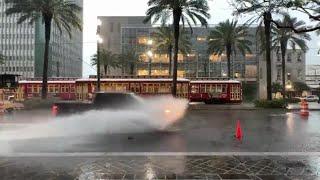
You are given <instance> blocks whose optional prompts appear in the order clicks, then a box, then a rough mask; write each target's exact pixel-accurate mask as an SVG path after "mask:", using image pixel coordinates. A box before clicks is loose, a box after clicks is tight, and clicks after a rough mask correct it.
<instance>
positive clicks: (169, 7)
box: [144, 0, 210, 96]
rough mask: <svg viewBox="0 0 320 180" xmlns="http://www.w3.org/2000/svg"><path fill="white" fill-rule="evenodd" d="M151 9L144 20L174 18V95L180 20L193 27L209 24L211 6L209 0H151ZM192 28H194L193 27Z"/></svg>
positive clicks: (175, 93)
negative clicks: (198, 23) (193, 25)
mask: <svg viewBox="0 0 320 180" xmlns="http://www.w3.org/2000/svg"><path fill="white" fill-rule="evenodd" d="M148 6H149V9H148V11H147V13H146V18H145V20H144V22H145V23H146V22H149V21H150V20H151V19H152V18H154V19H153V22H158V21H159V20H160V19H162V21H166V20H167V19H168V18H169V17H172V19H173V29H174V56H173V82H172V95H173V96H176V95H177V77H178V53H179V38H180V22H182V24H183V25H184V24H185V23H187V24H188V26H189V27H190V28H191V23H194V24H197V22H198V21H199V22H200V23H201V25H203V26H207V25H208V22H207V19H208V18H210V14H209V13H208V11H209V6H208V2H207V0H149V1H148ZM191 30H192V29H191Z"/></svg>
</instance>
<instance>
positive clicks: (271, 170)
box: [0, 105, 320, 180]
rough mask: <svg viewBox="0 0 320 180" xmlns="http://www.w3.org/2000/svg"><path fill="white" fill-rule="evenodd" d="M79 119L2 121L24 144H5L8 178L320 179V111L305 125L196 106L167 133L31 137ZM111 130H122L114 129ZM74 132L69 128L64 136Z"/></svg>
mask: <svg viewBox="0 0 320 180" xmlns="http://www.w3.org/2000/svg"><path fill="white" fill-rule="evenodd" d="M82 116H83V115H82ZM82 116H81V117H82ZM83 117H86V116H83ZM119 117H120V116H119ZM76 118H79V117H78V116H71V117H68V118H65V119H63V118H52V116H51V112H50V111H44V110H40V111H20V112H16V113H13V114H11V115H6V116H4V117H2V119H1V120H0V122H1V123H0V124H1V126H0V130H1V132H0V134H1V135H3V134H4V132H11V131H15V132H16V131H18V132H21V134H20V136H21V137H25V139H24V138H20V139H10V140H9V139H8V140H7V141H6V140H5V138H3V137H0V138H2V140H1V141H0V142H1V151H0V152H1V153H2V154H1V153H0V155H1V158H0V173H1V175H2V177H3V178H4V179H25V178H30V179H81V180H87V179H259V180H261V179H301V180H302V179H317V178H319V174H320V168H319V167H320V165H319V164H320V153H319V152H320V151H319V150H320V143H319V137H320V111H311V112H310V116H309V117H308V118H303V117H301V116H300V114H299V111H285V110H248V109H247V110H232V111H229V110H223V108H222V106H205V105H197V106H191V107H190V108H189V110H188V111H187V113H186V115H185V117H184V118H183V119H182V120H181V121H179V122H178V123H176V124H174V125H173V126H171V127H169V128H167V129H166V130H162V131H148V132H140V131H138V132H134V133H132V132H131V133H125V132H124V131H123V132H122V133H119V132H117V133H112V132H105V133H91V134H84V135H78V136H69V135H68V136H67V133H64V132H63V133H62V134H63V136H61V137H50V136H49V134H50V133H51V132H48V133H47V134H48V137H44V136H42V137H37V138H30V133H31V134H39V133H38V132H37V131H40V132H41V133H40V134H42V135H44V134H46V129H41V128H33V129H32V131H33V132H28V131H26V129H29V128H26V127H29V126H31V127H43V126H38V124H39V123H40V124H46V125H55V126H56V123H58V124H60V123H62V124H64V122H57V121H63V120H65V121H71V120H74V119H76ZM99 118H100V117H99ZM105 118H106V119H108V118H109V117H105ZM79 120H80V121H79V126H78V127H77V124H72V125H75V127H73V128H76V129H77V128H80V127H81V126H83V125H84V126H85V127H88V128H87V131H90V132H99V131H95V130H93V129H90V128H92V127H93V126H89V125H88V124H85V123H84V122H83V119H79ZM87 120H88V121H92V122H94V121H95V119H87ZM113 120H114V121H117V120H118V121H119V120H120V119H113ZM237 120H240V122H241V127H242V131H243V135H244V136H243V139H242V140H241V141H239V140H237V139H235V137H234V134H235V128H236V127H235V126H236V121H237ZM150 121H152V119H150ZM66 124H68V123H66ZM92 124H94V123H92ZM139 125H143V124H139ZM107 126H108V128H119V127H117V125H116V124H113V123H110V122H109V124H107ZM110 126H111V127H110ZM73 128H71V129H70V124H69V125H68V126H66V127H65V130H66V131H68V130H74V129H73ZM96 128H100V127H96ZM122 128H123V127H122ZM126 129H127V128H126ZM29 130H30V129H29ZM56 130H57V129H56ZM60 130H61V129H60ZM81 130H83V127H81ZM122 130H124V129H122ZM43 131H44V132H45V133H44V132H43ZM60 132H61V131H60ZM23 133H25V134H23ZM28 136H29V138H27V137H28Z"/></svg>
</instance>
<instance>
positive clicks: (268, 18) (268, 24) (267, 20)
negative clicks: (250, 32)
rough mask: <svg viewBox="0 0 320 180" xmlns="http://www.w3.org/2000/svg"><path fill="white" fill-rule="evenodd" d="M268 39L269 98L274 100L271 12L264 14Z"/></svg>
mask: <svg viewBox="0 0 320 180" xmlns="http://www.w3.org/2000/svg"><path fill="white" fill-rule="evenodd" d="M263 18H264V27H265V29H264V30H265V38H266V39H265V40H266V62H267V99H268V100H269V101H271V100H272V75H271V18H272V17H271V12H265V13H264V15H263Z"/></svg>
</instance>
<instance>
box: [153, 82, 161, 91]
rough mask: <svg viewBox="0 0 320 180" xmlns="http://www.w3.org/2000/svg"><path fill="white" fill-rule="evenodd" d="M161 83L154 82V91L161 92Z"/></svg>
mask: <svg viewBox="0 0 320 180" xmlns="http://www.w3.org/2000/svg"><path fill="white" fill-rule="evenodd" d="M159 86H160V84H154V93H159Z"/></svg>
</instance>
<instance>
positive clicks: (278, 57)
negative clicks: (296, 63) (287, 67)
mask: <svg viewBox="0 0 320 180" xmlns="http://www.w3.org/2000/svg"><path fill="white" fill-rule="evenodd" d="M277 61H278V62H280V61H281V55H280V53H277Z"/></svg>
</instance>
